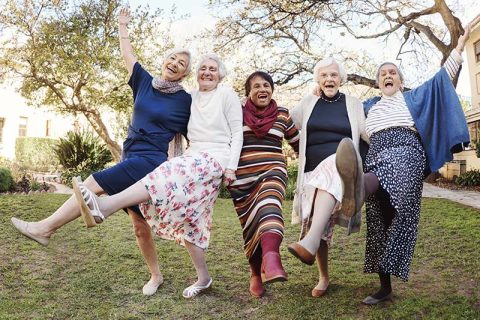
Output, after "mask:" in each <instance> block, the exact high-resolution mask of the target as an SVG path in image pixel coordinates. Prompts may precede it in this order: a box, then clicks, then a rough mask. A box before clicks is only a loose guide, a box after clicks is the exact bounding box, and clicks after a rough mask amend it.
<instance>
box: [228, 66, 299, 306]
mask: <svg viewBox="0 0 480 320" xmlns="http://www.w3.org/2000/svg"><path fill="white" fill-rule="evenodd" d="M273 88H274V85H273V80H272V77H271V76H270V75H269V74H267V73H265V72H262V71H256V72H254V73H252V74H251V75H250V76H249V77H248V78H247V81H246V82H245V93H246V95H247V97H248V99H247V101H246V103H245V105H244V106H243V147H242V152H241V154H240V161H239V163H238V168H237V171H236V176H237V180H236V181H235V182H234V183H233V184H232V185H230V187H229V188H228V189H229V191H230V193H231V195H232V198H233V203H234V205H235V210H236V211H237V215H238V218H239V220H240V224H241V225H242V229H243V239H244V251H245V255H246V256H247V259H248V261H249V264H250V269H251V276H250V293H251V294H252V295H253V296H255V297H261V296H262V295H263V294H264V293H265V289H264V287H263V283H262V278H261V276H260V275H261V273H262V272H264V279H263V281H264V282H266V283H268V282H275V281H285V280H287V274H286V273H285V271H284V270H283V267H282V263H281V260H280V253H279V248H280V243H281V242H282V239H283V228H284V226H283V223H284V222H283V217H282V202H283V200H284V199H285V189H286V185H287V167H286V163H285V156H284V155H283V152H282V142H283V139H284V138H285V139H286V140H287V141H288V143H290V145H291V146H292V147H293V149H294V150H295V151H297V152H298V141H299V132H298V130H297V129H296V128H295V126H294V124H293V121H292V119H291V118H290V115H289V113H288V110H287V109H285V108H281V107H277V104H276V102H275V100H273V99H272V93H273Z"/></svg>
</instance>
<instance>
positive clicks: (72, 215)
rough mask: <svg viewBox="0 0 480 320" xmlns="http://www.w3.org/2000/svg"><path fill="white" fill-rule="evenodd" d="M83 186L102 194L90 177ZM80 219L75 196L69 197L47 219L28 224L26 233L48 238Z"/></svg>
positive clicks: (101, 190)
mask: <svg viewBox="0 0 480 320" xmlns="http://www.w3.org/2000/svg"><path fill="white" fill-rule="evenodd" d="M84 184H85V186H86V187H87V188H89V189H90V190H91V191H92V192H95V193H96V194H103V193H104V191H103V189H102V188H101V187H100V186H99V185H98V183H97V181H95V179H94V178H93V177H92V176H89V177H88V178H87V179H86V180H85V182H84ZM78 217H80V207H79V206H78V203H77V201H76V199H75V196H71V197H70V198H68V200H67V201H65V202H64V203H63V205H62V206H61V207H60V208H58V209H57V211H55V212H54V213H53V214H52V215H50V216H49V217H47V218H45V219H43V220H40V221H38V222H29V223H28V232H29V233H31V234H33V235H35V236H41V237H47V238H50V237H51V235H52V234H54V233H55V231H56V230H57V229H59V228H60V227H62V226H64V225H66V224H67V223H69V222H70V221H73V220H75V219H76V218H78Z"/></svg>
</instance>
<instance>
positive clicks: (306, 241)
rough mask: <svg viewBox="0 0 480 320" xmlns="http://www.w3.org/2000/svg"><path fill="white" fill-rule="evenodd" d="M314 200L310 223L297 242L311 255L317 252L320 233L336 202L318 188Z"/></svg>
mask: <svg viewBox="0 0 480 320" xmlns="http://www.w3.org/2000/svg"><path fill="white" fill-rule="evenodd" d="M314 201H315V211H314V212H313V218H312V225H311V226H310V230H309V231H308V233H307V235H306V236H305V237H304V238H303V239H302V240H300V241H299V242H298V244H300V245H301V246H303V247H304V248H305V249H307V250H308V251H309V252H310V253H311V254H312V255H313V254H314V253H315V252H317V250H318V248H319V246H320V240H321V238H322V234H323V232H324V230H325V227H326V226H327V223H328V221H329V220H330V217H331V216H332V212H333V209H334V208H335V204H336V202H337V201H336V200H335V198H334V197H333V196H332V195H331V194H330V193H328V192H326V191H323V190H318V192H317V196H316V198H315V200H314Z"/></svg>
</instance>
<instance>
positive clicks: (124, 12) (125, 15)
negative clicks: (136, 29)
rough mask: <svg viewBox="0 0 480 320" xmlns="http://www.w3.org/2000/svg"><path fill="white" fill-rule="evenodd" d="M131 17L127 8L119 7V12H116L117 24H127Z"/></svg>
mask: <svg viewBox="0 0 480 320" xmlns="http://www.w3.org/2000/svg"><path fill="white" fill-rule="evenodd" d="M130 20H132V17H131V16H130V11H128V9H127V8H122V9H120V13H119V14H118V24H122V25H127V24H128V23H129V22H130Z"/></svg>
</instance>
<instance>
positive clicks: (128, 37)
mask: <svg viewBox="0 0 480 320" xmlns="http://www.w3.org/2000/svg"><path fill="white" fill-rule="evenodd" d="M120 39H129V37H120Z"/></svg>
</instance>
